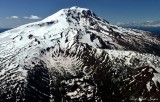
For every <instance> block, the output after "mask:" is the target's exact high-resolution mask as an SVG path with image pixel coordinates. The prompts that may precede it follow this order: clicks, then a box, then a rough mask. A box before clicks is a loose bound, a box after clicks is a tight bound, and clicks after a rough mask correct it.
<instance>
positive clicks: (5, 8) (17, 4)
mask: <svg viewBox="0 0 160 102" xmlns="http://www.w3.org/2000/svg"><path fill="white" fill-rule="evenodd" d="M159 5H160V1H159V0H154V1H153V0H123V1H120V2H118V0H101V1H91V0H85V1H82V0H81V1H80V0H61V1H44V0H38V1H33V0H26V1H22V0H14V1H13V0H1V3H0V13H1V15H0V22H1V23H0V28H14V27H17V26H20V25H23V24H27V23H30V22H36V21H40V20H42V19H44V18H46V17H48V16H50V15H52V14H54V13H56V12H57V11H58V10H60V9H63V8H70V7H72V6H79V7H84V8H88V9H91V10H92V11H94V12H95V13H96V14H97V15H98V16H99V17H101V18H103V19H105V20H107V21H109V22H110V23H112V24H119V23H126V22H146V21H157V20H160V19H159V17H160V13H159V9H160V6H159Z"/></svg>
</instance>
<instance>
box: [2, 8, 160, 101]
mask: <svg viewBox="0 0 160 102" xmlns="http://www.w3.org/2000/svg"><path fill="white" fill-rule="evenodd" d="M159 52H160V41H159V40H158V38H156V37H153V36H151V35H150V34H149V33H148V32H144V31H140V30H133V29H124V28H121V27H118V26H115V25H111V24H109V22H107V21H105V20H103V19H101V18H99V17H97V15H96V14H94V13H93V12H92V11H90V10H89V9H85V8H79V7H72V8H69V9H62V10H60V11H58V12H57V13H55V14H53V15H51V16H49V17H48V18H46V19H44V20H42V21H39V22H35V23H30V24H27V25H23V26H20V27H18V28H15V29H12V30H9V31H6V32H3V33H0V60H1V61H0V101H2V102H23V101H24V102H31V101H32V102H54V101H55V102H60V101H64V102H67V101H80V102H83V101H91V102H93V101H96V100H97V101H98V102H99V101H103V102H106V101H111V102H119V101H125V102H129V101H133V99H132V98H133V97H134V98H135V99H138V100H137V101H140V102H141V100H143V98H146V100H144V101H147V100H149V99H150V97H152V98H153V99H156V100H157V101H158V100H160V97H159V96H160V92H159V90H160V80H159V77H160V74H159V73H160V69H159V68H160V63H159V62H160V58H159V56H160V53H159Z"/></svg>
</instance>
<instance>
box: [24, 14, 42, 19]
mask: <svg viewBox="0 0 160 102" xmlns="http://www.w3.org/2000/svg"><path fill="white" fill-rule="evenodd" d="M24 19H31V20H36V19H41V17H38V16H35V15H31V16H29V17H27V16H25V17H24Z"/></svg>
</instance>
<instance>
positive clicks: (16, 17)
mask: <svg viewBox="0 0 160 102" xmlns="http://www.w3.org/2000/svg"><path fill="white" fill-rule="evenodd" d="M18 18H19V17H18V16H10V17H6V19H18Z"/></svg>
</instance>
